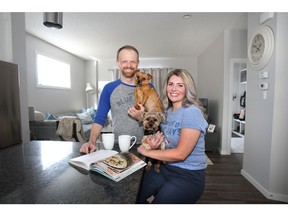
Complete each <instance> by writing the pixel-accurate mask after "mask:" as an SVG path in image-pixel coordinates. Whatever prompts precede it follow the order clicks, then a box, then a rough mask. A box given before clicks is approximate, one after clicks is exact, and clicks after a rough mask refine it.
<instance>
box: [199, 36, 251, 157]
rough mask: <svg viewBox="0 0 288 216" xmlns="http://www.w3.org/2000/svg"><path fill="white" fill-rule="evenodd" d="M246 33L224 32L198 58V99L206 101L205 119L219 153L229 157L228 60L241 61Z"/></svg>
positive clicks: (244, 50)
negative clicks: (211, 127) (216, 136)
mask: <svg viewBox="0 0 288 216" xmlns="http://www.w3.org/2000/svg"><path fill="white" fill-rule="evenodd" d="M246 44H247V31H246V30H225V31H224V32H223V33H222V34H221V35H220V36H219V37H218V38H217V39H216V40H215V41H214V42H213V43H212V44H211V45H210V46H209V47H208V48H207V49H206V50H205V51H204V52H203V53H202V54H201V55H200V56H199V58H198V86H199V94H200V96H201V97H206V98H208V99H209V109H208V110H209V118H210V119H211V123H213V124H215V125H216V129H215V130H216V131H217V132H218V133H219V142H218V143H219V146H218V147H219V151H220V153H221V154H229V149H230V148H229V146H228V145H230V143H228V139H227V134H228V131H227V130H228V127H227V123H228V115H227V113H228V111H229V110H228V109H229V106H228V103H229V82H230V81H229V76H230V74H229V73H230V59H231V58H245V57H246V51H247V49H246V47H247V46H246Z"/></svg>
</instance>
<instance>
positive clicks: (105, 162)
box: [69, 150, 146, 182]
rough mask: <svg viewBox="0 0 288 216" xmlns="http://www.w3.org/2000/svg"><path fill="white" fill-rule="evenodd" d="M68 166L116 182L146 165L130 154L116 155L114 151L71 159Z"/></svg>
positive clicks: (98, 152) (99, 151) (97, 152)
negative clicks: (94, 173)
mask: <svg viewBox="0 0 288 216" xmlns="http://www.w3.org/2000/svg"><path fill="white" fill-rule="evenodd" d="M69 164H70V165H72V166H76V167H80V168H83V169H85V170H87V171H95V172H97V173H100V174H102V175H103V176H106V177H107V178H109V179H111V180H113V181H116V182H118V181H120V180H122V179H123V178H125V177H127V176H129V175H130V174H132V173H134V172H136V171H137V170H139V169H141V168H142V167H144V166H145V165H146V163H145V162H144V161H143V160H141V159H140V158H139V157H137V156H136V155H134V154H133V153H131V152H123V153H118V152H117V151H114V150H98V151H95V152H93V153H90V154H86V155H83V156H80V157H76V158H73V159H71V160H70V161H69Z"/></svg>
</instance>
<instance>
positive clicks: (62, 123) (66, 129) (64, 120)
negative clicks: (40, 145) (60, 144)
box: [56, 116, 78, 139]
mask: <svg viewBox="0 0 288 216" xmlns="http://www.w3.org/2000/svg"><path fill="white" fill-rule="evenodd" d="M76 119H78V118H77V117H74V116H65V117H61V118H59V125H58V128H57V131H56V134H57V135H60V136H64V137H67V138H69V139H71V138H73V123H74V122H75V120H76Z"/></svg>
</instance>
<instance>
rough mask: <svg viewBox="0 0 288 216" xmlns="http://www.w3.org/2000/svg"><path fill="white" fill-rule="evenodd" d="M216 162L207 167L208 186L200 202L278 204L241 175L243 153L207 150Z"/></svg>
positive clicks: (208, 154) (211, 158)
mask: <svg viewBox="0 0 288 216" xmlns="http://www.w3.org/2000/svg"><path fill="white" fill-rule="evenodd" d="M206 154H207V156H208V157H209V158H210V160H211V161H212V162H213V163H214V165H211V166H208V167H207V169H206V187H205V191H204V194H203V195H202V197H201V198H200V200H199V201H198V204H277V203H279V204H280V203H283V202H279V201H275V200H270V199H267V198H266V197H265V196H264V195H263V194H262V193H261V192H260V191H258V190H257V189H256V188H255V187H254V186H253V185H252V184H251V183H250V182H249V181H248V180H247V179H246V178H245V177H243V176H242V175H241V173H240V172H241V169H242V161H243V154H241V153H232V154H231V155H219V154H215V153H214V154H212V153H210V152H206Z"/></svg>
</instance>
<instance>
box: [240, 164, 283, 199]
mask: <svg viewBox="0 0 288 216" xmlns="http://www.w3.org/2000/svg"><path fill="white" fill-rule="evenodd" d="M241 175H242V176H244V177H245V178H246V179H247V180H248V181H249V182H250V183H251V184H252V185H253V186H254V187H256V188H257V189H258V190H259V191H260V192H261V193H262V194H263V195H264V196H265V197H266V198H267V199H270V200H277V201H281V202H287V203H288V196H287V195H283V194H276V193H272V192H269V191H268V190H266V189H265V188H264V187H263V186H262V185H261V184H259V182H257V181H256V180H255V179H254V178H252V177H251V176H250V175H249V174H248V173H247V172H246V171H245V170H243V169H241Z"/></svg>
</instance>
